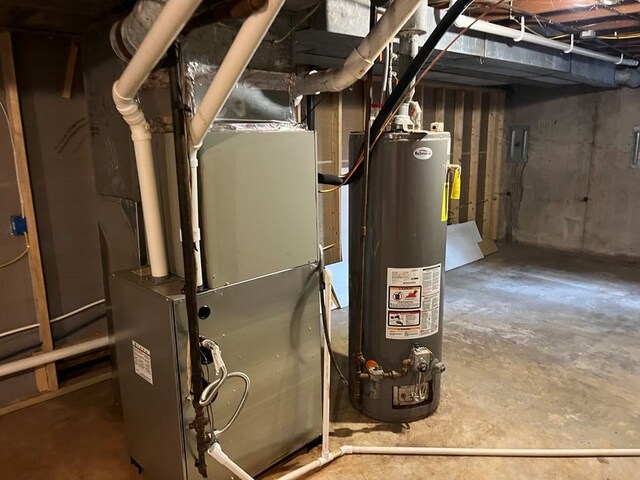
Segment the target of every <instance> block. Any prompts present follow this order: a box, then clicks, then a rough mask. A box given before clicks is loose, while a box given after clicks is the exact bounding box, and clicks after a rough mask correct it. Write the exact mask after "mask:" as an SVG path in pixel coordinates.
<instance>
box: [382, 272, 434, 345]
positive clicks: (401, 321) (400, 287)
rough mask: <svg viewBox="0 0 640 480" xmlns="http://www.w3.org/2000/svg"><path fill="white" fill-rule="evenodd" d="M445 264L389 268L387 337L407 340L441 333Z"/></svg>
mask: <svg viewBox="0 0 640 480" xmlns="http://www.w3.org/2000/svg"><path fill="white" fill-rule="evenodd" d="M441 274H442V265H441V264H438V265H432V266H430V267H421V268H388V269H387V318H386V322H387V326H386V338H388V339H392V340H403V339H407V338H423V337H428V336H430V335H434V334H436V333H438V328H439V320H440V276H441Z"/></svg>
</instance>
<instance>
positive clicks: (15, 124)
mask: <svg viewBox="0 0 640 480" xmlns="http://www.w3.org/2000/svg"><path fill="white" fill-rule="evenodd" d="M0 64H2V80H3V84H4V90H5V95H6V101H7V102H6V103H7V110H8V113H9V120H10V125H9V127H10V131H11V136H12V137H13V141H14V144H15V149H16V164H17V176H18V186H19V188H20V191H21V192H22V196H23V198H24V215H25V217H26V219H27V229H28V232H29V245H30V248H29V250H28V255H27V258H28V260H29V271H30V277H31V289H32V290H33V300H34V306H35V310H36V319H37V321H38V324H39V333H40V341H41V342H42V351H43V352H50V351H52V350H53V339H52V337H51V325H50V323H49V308H48V305H47V292H46V290H45V284H44V274H43V271H42V259H41V257H40V244H39V242H38V228H37V224H36V216H35V209H34V205H33V196H32V194H31V181H30V179H29V165H28V161H27V149H26V145H25V140H24V132H23V129H22V117H21V114H20V97H19V94H18V85H17V82H16V73H15V66H14V61H13V47H12V45H11V35H10V34H9V33H8V32H0ZM35 372H36V383H37V387H38V390H39V391H41V392H43V391H53V390H57V389H58V379H57V375H56V367H55V364H54V363H50V364H47V365H45V366H43V367H40V368H37V369H36V371H35Z"/></svg>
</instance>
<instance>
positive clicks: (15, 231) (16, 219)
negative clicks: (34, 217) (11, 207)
mask: <svg viewBox="0 0 640 480" xmlns="http://www.w3.org/2000/svg"><path fill="white" fill-rule="evenodd" d="M9 219H10V221H11V235H16V236H19V235H24V234H25V233H27V219H26V218H24V217H23V216H22V215H12V216H11V217H10V218H9Z"/></svg>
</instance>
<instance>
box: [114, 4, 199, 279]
mask: <svg viewBox="0 0 640 480" xmlns="http://www.w3.org/2000/svg"><path fill="white" fill-rule="evenodd" d="M201 1H202V0H169V1H168V2H167V3H166V5H165V6H164V7H163V8H162V11H161V12H160V15H158V18H157V19H156V21H155V22H154V24H153V25H152V27H151V28H150V29H149V32H148V33H147V35H146V36H145V38H144V40H143V41H142V43H141V44H140V46H139V47H138V50H137V52H136V53H135V55H134V56H133V58H132V59H131V61H130V62H129V64H128V65H127V67H126V68H125V70H124V72H122V75H120V78H119V79H118V80H116V82H115V83H114V84H113V91H112V93H113V101H114V103H115V105H116V108H117V109H118V111H119V112H120V114H121V115H122V117H123V119H124V120H125V121H126V122H127V123H128V124H129V127H130V128H131V138H132V140H133V146H134V152H135V157H136V168H137V171H138V182H139V185H140V199H141V203H142V212H143V215H144V227H145V237H146V240H147V250H148V252H149V264H150V266H151V275H152V276H153V277H156V278H161V277H165V276H167V275H168V274H169V262H168V259H167V248H166V244H165V238H164V227H163V222H162V210H161V207H160V195H159V193H158V185H157V181H156V174H155V166H154V160H153V149H152V146H151V130H150V127H149V124H148V123H147V121H146V119H145V117H144V114H143V113H142V110H141V109H140V106H139V104H138V102H137V101H136V99H135V97H136V95H137V93H138V90H139V89H140V86H141V85H142V84H143V82H144V81H145V80H146V79H147V77H148V76H149V73H150V72H151V70H152V69H153V68H154V67H155V66H156V65H157V63H158V62H159V61H160V59H161V58H162V57H163V56H164V54H165V53H166V51H167V49H168V48H169V46H170V45H171V44H172V43H173V41H174V40H175V39H176V37H177V36H178V34H179V33H180V31H181V30H182V29H183V28H184V25H185V24H186V23H187V21H188V20H189V18H190V17H191V15H192V14H193V12H194V11H195V10H196V8H198V6H199V5H200V3H201Z"/></svg>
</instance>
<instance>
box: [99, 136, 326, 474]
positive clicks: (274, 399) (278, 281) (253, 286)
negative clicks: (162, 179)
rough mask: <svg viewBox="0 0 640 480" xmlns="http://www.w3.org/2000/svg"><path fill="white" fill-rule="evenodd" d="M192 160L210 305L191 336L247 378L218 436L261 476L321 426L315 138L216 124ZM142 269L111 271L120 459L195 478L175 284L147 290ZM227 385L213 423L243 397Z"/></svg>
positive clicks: (215, 470)
mask: <svg viewBox="0 0 640 480" xmlns="http://www.w3.org/2000/svg"><path fill="white" fill-rule="evenodd" d="M200 162H201V169H200V171H201V179H200V180H201V181H200V184H201V204H202V212H203V215H202V223H201V225H202V238H203V252H204V253H205V266H206V272H205V274H206V276H207V277H206V278H208V279H209V285H210V286H212V287H213V289H211V290H207V291H205V292H202V293H200V294H198V304H199V306H205V305H206V306H208V307H209V308H210V311H211V313H210V315H209V316H208V318H205V319H202V320H201V321H200V334H201V335H202V336H205V337H207V338H211V339H213V340H215V341H216V342H218V344H219V345H220V348H221V349H222V353H223V357H224V360H225V363H226V364H227V367H228V368H229V370H230V371H242V372H244V373H246V374H247V375H249V377H250V378H251V390H250V392H249V397H248V399H247V402H246V404H245V407H244V409H243V411H242V413H241V414H240V416H239V417H238V418H237V420H236V421H235V423H234V424H233V425H232V427H231V428H230V429H229V430H228V431H227V432H225V434H224V435H223V436H221V437H220V443H221V445H222V447H223V448H224V450H225V452H226V453H227V454H228V455H229V456H230V457H231V458H233V459H234V460H235V461H237V462H238V464H239V465H241V466H242V467H243V468H244V469H245V470H247V471H248V472H249V473H251V474H257V473H259V472H261V471H263V470H264V469H266V468H268V467H269V466H271V465H273V464H274V463H275V462H277V461H278V460H280V459H282V458H284V457H285V456H287V455H289V454H290V453H293V452H294V451H296V450H297V449H299V448H301V447H303V446H305V445H306V444H308V443H309V442H311V441H313V440H314V439H316V438H317V437H319V436H320V434H321V417H322V406H321V396H322V395H321V394H322V392H321V389H322V386H321V366H322V365H321V334H320V329H321V325H320V304H319V285H318V283H319V277H318V270H317V268H318V264H317V255H318V253H317V252H318V240H317V238H318V234H317V208H316V183H315V182H316V179H315V175H316V164H315V136H314V134H313V132H306V131H298V132H255V131H254V132H235V133H229V132H212V133H210V134H209V136H208V137H207V139H206V140H205V144H204V146H203V151H202V155H201V159H200ZM227 184H229V185H231V184H233V185H235V188H230V187H229V186H228V185H227ZM139 273H140V272H136V271H133V272H131V271H127V272H121V273H117V274H114V275H112V276H111V278H110V293H111V303H112V313H113V319H114V330H115V344H116V349H117V355H118V368H119V370H118V374H119V380H120V385H121V390H122V404H123V411H124V417H125V425H126V434H127V441H128V447H129V451H130V455H131V457H132V458H133V459H134V460H135V461H136V462H137V463H138V464H139V465H140V466H141V467H142V468H143V469H144V470H145V472H147V474H148V475H149V477H150V478H151V479H152V480H178V479H185V480H186V479H188V480H195V479H199V478H201V477H200V475H199V474H198V472H197V468H196V467H195V464H194V462H195V457H196V455H195V433H194V431H193V430H191V429H190V428H189V424H190V423H191V421H192V420H193V408H192V407H191V401H190V399H189V398H188V397H189V391H188V387H187V385H188V383H187V375H186V361H187V352H186V345H187V336H188V335H187V319H186V309H185V301H184V295H183V294H182V293H181V289H182V286H183V281H182V279H180V278H179V277H172V278H171V279H170V280H169V281H167V282H165V283H161V284H154V283H153V282H152V281H151V280H149V279H148V278H147V277H145V276H144V275H140V274H139ZM202 368H203V369H204V374H205V377H206V375H207V370H206V367H204V366H203V367H202ZM209 369H210V372H209V375H210V377H211V379H213V378H214V376H215V373H214V371H213V367H212V366H209ZM233 382H235V380H231V381H230V382H229V384H228V385H227V384H225V386H224V387H223V388H222V390H221V391H220V393H219V396H218V398H217V399H216V400H215V402H214V403H213V414H214V416H215V423H216V425H223V424H224V423H226V421H227V420H228V418H229V417H230V415H231V414H232V412H233V410H234V409H235V407H236V405H237V402H238V401H239V399H240V395H241V393H242V385H241V383H238V384H235V383H233ZM208 470H209V478H214V479H217V478H231V474H230V473H229V472H228V471H226V470H225V469H224V468H223V467H220V466H219V465H217V464H216V462H215V461H214V460H213V459H208Z"/></svg>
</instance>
